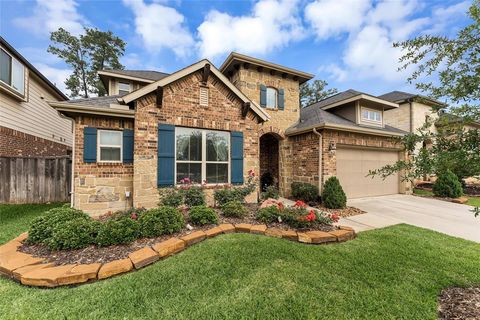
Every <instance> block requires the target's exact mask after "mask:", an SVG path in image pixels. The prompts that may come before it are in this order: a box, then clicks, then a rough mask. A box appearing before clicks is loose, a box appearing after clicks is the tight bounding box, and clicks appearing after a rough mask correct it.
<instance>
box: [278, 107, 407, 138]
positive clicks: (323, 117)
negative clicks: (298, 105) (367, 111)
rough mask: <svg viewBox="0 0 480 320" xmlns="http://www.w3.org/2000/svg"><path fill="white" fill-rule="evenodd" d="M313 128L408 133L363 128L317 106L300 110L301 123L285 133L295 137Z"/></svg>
mask: <svg viewBox="0 0 480 320" xmlns="http://www.w3.org/2000/svg"><path fill="white" fill-rule="evenodd" d="M313 128H330V129H337V130H346V131H354V132H364V133H369V134H377V135H383V136H402V135H404V134H406V133H407V132H405V131H403V130H400V129H397V128H394V127H391V126H388V125H385V127H378V128H374V127H367V126H363V125H360V124H357V123H355V122H353V121H350V120H348V119H345V118H343V117H340V116H338V115H336V114H334V113H332V112H329V111H326V110H324V109H322V108H320V107H319V106H315V105H311V106H309V107H306V108H302V109H300V119H299V121H298V122H297V123H296V124H294V125H293V126H291V127H290V128H288V129H287V130H286V131H285V133H286V134H287V135H294V134H299V133H302V132H307V131H311V130H312V129H313Z"/></svg>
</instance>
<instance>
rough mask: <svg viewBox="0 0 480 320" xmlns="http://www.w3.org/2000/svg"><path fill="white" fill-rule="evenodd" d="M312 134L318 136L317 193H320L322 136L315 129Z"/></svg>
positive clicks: (321, 184) (321, 185)
mask: <svg viewBox="0 0 480 320" xmlns="http://www.w3.org/2000/svg"><path fill="white" fill-rule="evenodd" d="M313 133H315V134H316V135H317V136H318V191H319V192H320V193H322V187H323V183H322V181H323V175H322V164H323V159H322V134H321V133H320V132H318V131H317V129H316V128H313Z"/></svg>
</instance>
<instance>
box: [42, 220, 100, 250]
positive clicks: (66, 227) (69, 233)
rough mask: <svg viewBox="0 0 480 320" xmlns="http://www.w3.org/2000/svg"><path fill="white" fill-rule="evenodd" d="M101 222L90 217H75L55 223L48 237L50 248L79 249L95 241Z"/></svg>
mask: <svg viewBox="0 0 480 320" xmlns="http://www.w3.org/2000/svg"><path fill="white" fill-rule="evenodd" d="M100 226H101V223H100V222H98V221H95V220H92V219H75V220H70V221H66V222H64V223H61V224H58V225H56V228H55V229H54V230H53V233H52V237H51V238H50V239H48V242H47V244H48V247H49V248H50V249H51V250H69V249H81V248H85V247H87V246H89V245H90V244H92V243H95V238H96V237H97V234H98V232H99V229H100Z"/></svg>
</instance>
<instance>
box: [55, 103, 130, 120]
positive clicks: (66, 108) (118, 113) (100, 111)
mask: <svg viewBox="0 0 480 320" xmlns="http://www.w3.org/2000/svg"><path fill="white" fill-rule="evenodd" d="M48 104H49V105H50V106H51V107H52V108H54V109H55V110H57V111H59V112H61V113H62V114H75V113H77V114H92V115H100V116H110V117H118V118H132V119H133V118H135V111H133V110H120V109H111V108H96V107H87V106H82V105H77V106H72V105H71V104H70V103H61V102H48Z"/></svg>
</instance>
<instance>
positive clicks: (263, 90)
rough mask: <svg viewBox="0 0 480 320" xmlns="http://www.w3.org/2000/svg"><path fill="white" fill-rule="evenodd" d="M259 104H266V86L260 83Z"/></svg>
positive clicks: (263, 105) (263, 106)
mask: <svg viewBox="0 0 480 320" xmlns="http://www.w3.org/2000/svg"><path fill="white" fill-rule="evenodd" d="M260 106H261V107H262V108H265V107H266V106H267V87H265V86H264V85H263V84H261V85H260Z"/></svg>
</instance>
